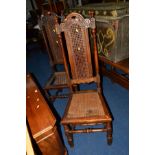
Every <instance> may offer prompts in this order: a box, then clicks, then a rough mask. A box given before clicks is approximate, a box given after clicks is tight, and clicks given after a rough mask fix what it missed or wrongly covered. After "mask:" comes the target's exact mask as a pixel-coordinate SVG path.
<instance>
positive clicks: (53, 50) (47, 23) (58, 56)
mask: <svg viewBox="0 0 155 155" xmlns="http://www.w3.org/2000/svg"><path fill="white" fill-rule="evenodd" d="M55 16H56V15H55V14H54V13H53V14H51V15H44V16H43V17H42V19H41V20H42V29H43V33H44V36H45V39H46V42H47V44H48V45H47V46H49V47H48V50H49V51H48V52H49V55H50V57H51V59H52V61H53V63H54V64H63V57H62V51H61V48H60V46H59V42H58V36H57V34H56V30H55Z"/></svg>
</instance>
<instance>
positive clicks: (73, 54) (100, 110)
mask: <svg viewBox="0 0 155 155" xmlns="http://www.w3.org/2000/svg"><path fill="white" fill-rule="evenodd" d="M90 16H91V18H90V19H84V18H83V16H81V15H80V14H78V13H74V12H72V13H70V14H69V15H68V16H67V17H66V18H65V19H64V22H63V23H61V24H60V25H59V24H58V22H57V20H56V22H57V24H56V31H57V34H58V37H59V43H60V45H61V47H62V51H63V58H64V65H65V69H66V73H67V76H68V79H69V88H70V90H71V95H70V97H69V101H68V104H67V107H66V109H65V113H64V116H63V118H62V120H61V123H62V125H63V126H64V130H65V134H66V136H67V139H68V143H69V144H70V146H71V147H73V146H74V144H73V134H74V133H89V132H107V142H108V144H111V143H112V117H111V115H110V112H109V110H108V107H107V104H106V102H105V100H104V98H103V96H102V91H101V86H100V75H99V65H98V53H97V45H96V28H95V19H94V18H93V12H90ZM88 28H91V30H92V31H91V35H92V36H93V47H94V48H93V51H92V52H91V51H90V44H89V35H88ZM62 32H64V35H65V40H66V46H67V49H68V50H67V51H68V52H67V54H68V55H67V54H65V52H64V48H63V42H62V36H61V35H62ZM68 66H69V67H70V68H69V67H68ZM92 82H95V83H96V89H95V90H78V91H77V90H76V91H75V90H74V89H73V85H74V84H78V85H80V84H84V83H86V84H88V83H92ZM98 124H102V125H103V127H101V128H92V129H90V128H88V127H86V126H89V125H92V126H96V125H98ZM77 125H78V126H85V129H83V128H82V129H81V128H80V129H77V128H76V126H77ZM102 125H101V126H102Z"/></svg>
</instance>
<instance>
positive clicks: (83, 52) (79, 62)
mask: <svg viewBox="0 0 155 155" xmlns="http://www.w3.org/2000/svg"><path fill="white" fill-rule="evenodd" d="M87 21H88V20H85V19H84V18H83V17H82V16H81V15H80V14H77V13H71V14H69V15H68V16H67V17H66V19H65V21H64V23H62V24H61V29H62V31H64V34H65V39H66V44H67V49H68V57H69V62H70V68H71V74H72V80H76V81H77V82H78V80H80V81H81V80H85V81H87V80H86V79H88V78H91V77H92V76H93V73H92V64H91V53H90V45H89V37H88V23H89V21H88V23H87Z"/></svg>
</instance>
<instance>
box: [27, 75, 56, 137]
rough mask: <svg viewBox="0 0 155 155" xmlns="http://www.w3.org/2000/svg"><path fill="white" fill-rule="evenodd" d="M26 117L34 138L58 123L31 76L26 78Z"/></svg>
mask: <svg viewBox="0 0 155 155" xmlns="http://www.w3.org/2000/svg"><path fill="white" fill-rule="evenodd" d="M26 115H27V119H28V122H29V125H30V126H31V132H32V135H33V136H34V135H36V134H37V133H38V132H40V131H42V132H45V131H46V130H48V129H51V128H52V127H53V126H54V124H55V122H56V119H55V117H54V115H53V114H52V112H51V109H50V108H49V107H48V105H47V103H46V100H45V99H44V97H43V96H42V94H41V93H40V91H39V88H38V87H37V85H36V84H35V82H34V81H33V80H32V77H31V76H30V75H27V78H26ZM45 129H46V130H45Z"/></svg>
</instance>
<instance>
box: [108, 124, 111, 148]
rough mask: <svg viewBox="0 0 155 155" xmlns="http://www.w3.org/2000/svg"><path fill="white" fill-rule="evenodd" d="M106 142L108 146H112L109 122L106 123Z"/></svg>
mask: <svg viewBox="0 0 155 155" xmlns="http://www.w3.org/2000/svg"><path fill="white" fill-rule="evenodd" d="M107 142H108V145H111V144H112V123H111V122H108V123H107Z"/></svg>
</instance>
